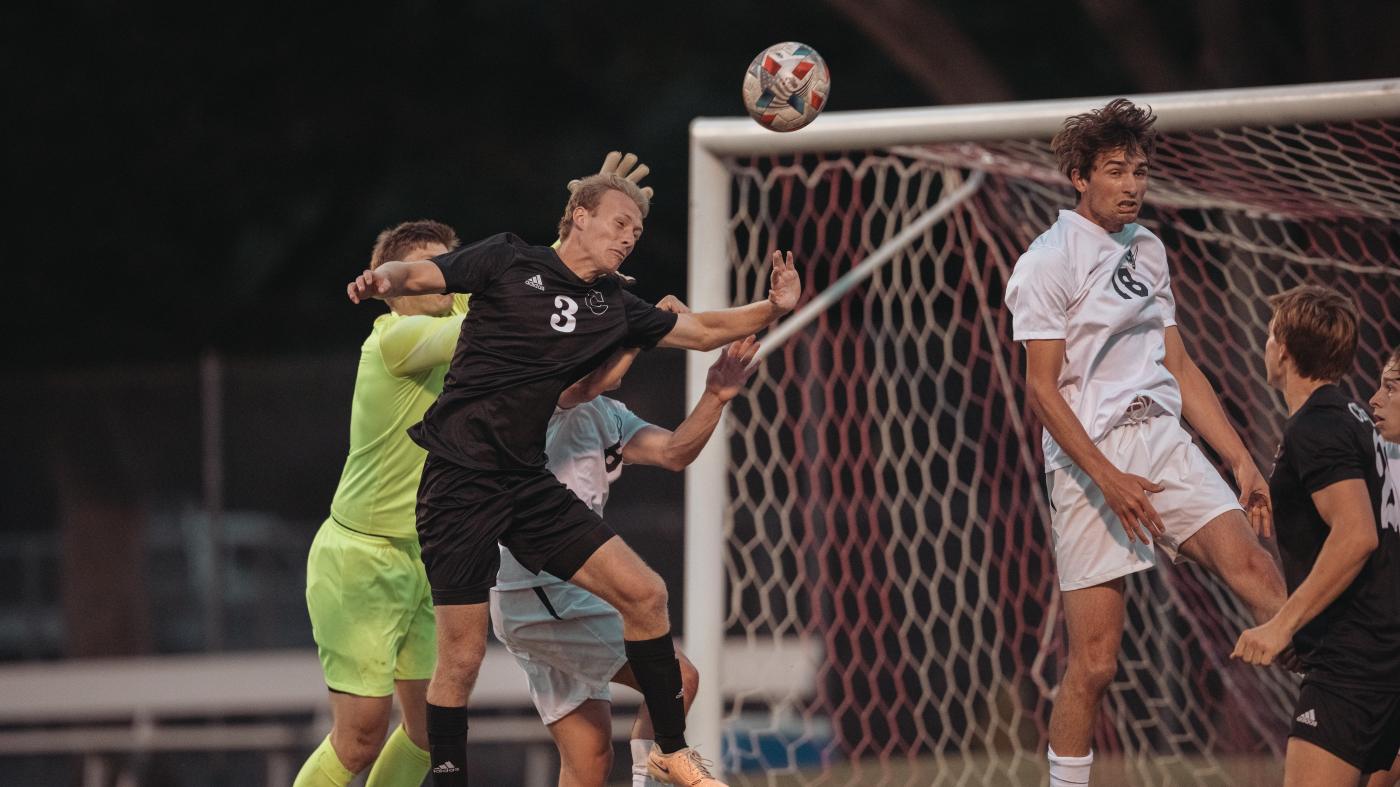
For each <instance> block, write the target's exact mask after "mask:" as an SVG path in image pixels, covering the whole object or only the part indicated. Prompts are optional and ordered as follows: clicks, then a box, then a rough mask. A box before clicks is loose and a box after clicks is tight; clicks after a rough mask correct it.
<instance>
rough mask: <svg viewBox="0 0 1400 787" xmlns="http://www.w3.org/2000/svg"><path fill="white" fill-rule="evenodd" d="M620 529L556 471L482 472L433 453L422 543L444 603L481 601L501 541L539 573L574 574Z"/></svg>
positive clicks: (422, 490) (437, 598)
mask: <svg viewBox="0 0 1400 787" xmlns="http://www.w3.org/2000/svg"><path fill="white" fill-rule="evenodd" d="M612 536H613V532H612V529H611V528H609V527H608V526H607V524H606V523H605V522H603V520H602V518H601V517H599V516H598V515H597V514H595V513H593V511H592V509H590V508H589V507H588V506H586V505H584V503H583V501H581V500H579V499H578V497H577V496H576V495H575V494H574V493H573V492H570V491H569V488H568V487H566V486H564V485H563V484H561V483H560V482H559V479H557V478H555V477H554V476H553V474H551V473H550V472H549V471H548V470H545V469H543V468H540V469H539V470H510V471H488V470H474V469H471V468H467V467H462V466H461V465H457V464H454V463H452V462H449V461H447V460H445V459H442V458H441V457H436V456H433V455H431V454H429V455H428V459H427V462H426V463H425V464H424V465H423V478H422V481H421V482H419V485H418V542H419V545H420V546H421V547H422V552H423V566H424V568H426V569H427V573H428V584H429V585H430V586H431V587H432V591H433V603H434V604H438V605H452V604H481V603H484V602H485V601H486V600H487V599H488V598H489V596H490V590H491V588H492V587H494V586H495V584H496V571H497V570H498V569H499V568H500V565H501V553H500V551H499V550H498V549H497V548H496V545H497V543H500V544H502V545H504V546H505V547H506V548H507V549H509V550H510V551H511V554H513V555H515V559H516V560H519V561H520V564H521V565H523V566H524V567H525V568H528V569H529V570H531V571H534V572H539V571H548V572H549V573H551V574H553V575H554V576H556V577H558V578H560V579H569V578H570V577H572V576H573V575H574V572H576V571H578V570H579V568H580V567H582V566H583V564H584V562H586V561H587V560H588V558H589V557H590V556H592V554H593V553H594V552H596V551H597V550H598V547H600V546H602V545H603V543H604V542H606V541H607V540H608V539H610V538H612Z"/></svg>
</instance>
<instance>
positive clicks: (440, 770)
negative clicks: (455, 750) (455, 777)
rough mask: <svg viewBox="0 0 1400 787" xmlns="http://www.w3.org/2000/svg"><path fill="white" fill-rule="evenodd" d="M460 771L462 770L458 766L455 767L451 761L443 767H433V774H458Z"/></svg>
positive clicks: (442, 765)
mask: <svg viewBox="0 0 1400 787" xmlns="http://www.w3.org/2000/svg"><path fill="white" fill-rule="evenodd" d="M460 770H462V769H461V768H458V767H457V766H456V765H453V764H452V761H451V760H448V761H447V762H444V763H443V764H441V765H435V766H433V773H457V772H458V771H460Z"/></svg>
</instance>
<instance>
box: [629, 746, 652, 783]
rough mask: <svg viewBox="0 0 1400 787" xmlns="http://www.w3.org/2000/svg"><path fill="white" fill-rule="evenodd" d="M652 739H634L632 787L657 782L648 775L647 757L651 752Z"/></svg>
mask: <svg viewBox="0 0 1400 787" xmlns="http://www.w3.org/2000/svg"><path fill="white" fill-rule="evenodd" d="M651 746H652V741H648V740H643V739H641V738H633V739H632V787H652V785H654V784H656V782H654V781H652V780H651V777H649V776H648V775H647V757H648V756H649V755H650V754H651Z"/></svg>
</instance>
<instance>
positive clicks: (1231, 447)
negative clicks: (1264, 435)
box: [1163, 325, 1273, 536]
mask: <svg viewBox="0 0 1400 787" xmlns="http://www.w3.org/2000/svg"><path fill="white" fill-rule="evenodd" d="M1166 347H1167V354H1166V358H1165V359H1164V360H1163V363H1164V364H1165V365H1166V367H1167V371H1169V372H1171V373H1172V376H1173V377H1175V378H1176V383H1177V385H1178V386H1180V387H1181V411H1182V412H1181V414H1182V415H1183V416H1184V417H1185V418H1186V422H1187V423H1189V424H1191V426H1193V427H1195V429H1196V431H1197V432H1199V433H1200V435H1201V437H1202V438H1204V439H1205V441H1206V442H1207V443H1209V444H1210V447H1211V448H1214V449H1215V452H1216V453H1218V454H1220V456H1221V458H1222V459H1224V460H1225V461H1226V462H1229V463H1230V468H1231V469H1232V470H1233V471H1234V474H1235V482H1236V483H1237V484H1238V485H1239V487H1240V504H1241V505H1243V506H1244V508H1245V510H1246V511H1248V512H1249V518H1250V523H1251V524H1252V525H1253V526H1254V530H1255V532H1256V533H1258V534H1259V535H1261V536H1268V535H1270V533H1271V531H1272V529H1273V528H1272V519H1273V517H1272V504H1271V502H1270V498H1269V485H1268V482H1266V481H1265V480H1264V476H1263V475H1262V474H1261V473H1260V472H1259V468H1258V467H1256V466H1255V464H1254V458H1253V457H1251V456H1250V455H1249V450H1248V449H1247V448H1245V446H1244V441H1243V440H1241V439H1240V435H1239V433H1238V432H1236V431H1235V427H1234V426H1233V425H1232V424H1231V423H1230V419H1229V418H1228V417H1227V416H1226V415H1225V408H1224V407H1222V406H1221V405H1220V397H1219V396H1218V395H1216V393H1215V388H1213V387H1211V384H1210V380H1208V379H1206V376H1205V375H1204V374H1203V373H1202V372H1201V369H1200V367H1198V366H1196V362H1195V361H1193V360H1191V355H1190V354H1189V353H1188V352H1187V351H1186V345H1185V343H1184V342H1182V340H1181V332H1180V331H1178V330H1177V327H1176V326H1175V325H1173V326H1172V327H1170V328H1168V329H1167V335H1166Z"/></svg>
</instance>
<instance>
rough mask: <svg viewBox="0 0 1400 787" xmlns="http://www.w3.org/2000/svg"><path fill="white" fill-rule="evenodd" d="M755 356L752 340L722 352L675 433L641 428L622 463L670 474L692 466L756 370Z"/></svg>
mask: <svg viewBox="0 0 1400 787" xmlns="http://www.w3.org/2000/svg"><path fill="white" fill-rule="evenodd" d="M757 352H758V342H756V341H754V337H752V336H749V337H747V338H745V339H744V340H743V341H739V342H734V343H733V344H731V345H729V346H728V347H726V348H724V351H723V352H721V353H720V355H719V358H718V359H717V360H716V361H715V362H714V363H713V364H711V365H710V371H709V374H708V375H706V377H705V392H704V393H703V394H701V395H700V401H699V402H696V404H695V409H693V410H691V411H690V415H687V416H686V417H685V420H684V421H682V422H681V425H680V426H678V427H676V431H674V432H672V431H670V430H668V429H663V428H661V427H659V426H647V427H644V428H643V429H641V430H640V431H638V432H637V434H635V435H633V436H632V439H631V440H628V441H627V444H626V445H624V446H623V447H622V461H624V462H627V463H628V464H635V465H653V466H655V467H664V468H666V469H667V470H672V471H680V470H684V469H685V468H686V467H687V466H689V465H690V463H691V462H694V461H695V457H697V456H699V455H700V452H701V451H702V450H703V449H704V448H705V444H706V443H708V442H709V441H710V436H711V435H713V434H714V432H715V427H716V426H717V425H718V424H719V419H720V415H721V414H723V413H724V406H725V405H726V404H728V403H729V401H730V400H732V399H733V398H734V397H735V396H738V395H739V391H741V390H743V388H744V383H745V382H746V381H747V380H748V379H749V377H750V376H752V375H753V372H754V369H755V368H756V367H755V366H754V363H753V357H754V353H757Z"/></svg>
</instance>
